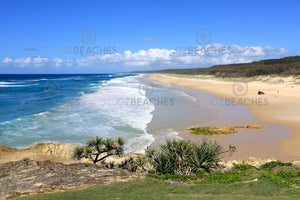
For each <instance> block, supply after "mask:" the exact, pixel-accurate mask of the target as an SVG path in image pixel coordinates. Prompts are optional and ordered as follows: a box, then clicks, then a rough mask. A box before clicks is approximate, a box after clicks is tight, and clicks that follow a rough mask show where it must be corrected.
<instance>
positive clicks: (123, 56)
mask: <svg viewBox="0 0 300 200" xmlns="http://www.w3.org/2000/svg"><path fill="white" fill-rule="evenodd" d="M290 54H291V53H290V52H289V51H288V50H287V49H284V48H278V49H276V48H274V47H271V46H252V47H241V46H239V45H231V46H223V45H222V44H213V45H207V46H205V47H200V46H199V47H196V48H194V49H193V48H189V49H188V50H187V49H184V48H176V49H149V50H139V51H137V52H132V51H130V50H127V51H124V52H123V53H115V54H105V55H93V56H88V57H86V58H80V59H73V60H70V59H67V60H63V59H62V58H53V59H52V60H51V59H49V58H47V57H36V58H33V59H32V58H30V57H27V58H19V59H15V60H13V59H11V58H8V57H7V58H4V59H3V61H2V64H4V65H11V64H14V65H16V66H19V67H25V66H26V67H43V66H53V67H63V66H68V67H70V66H73V67H90V66H99V67H105V66H112V65H114V69H115V68H116V66H118V71H122V70H125V69H126V70H129V71H130V70H152V69H153V70H154V69H167V68H193V67H209V66H212V65H219V64H229V63H245V62H252V61H255V60H261V59H268V58H279V57H284V56H289V55H290Z"/></svg>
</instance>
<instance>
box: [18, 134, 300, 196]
mask: <svg viewBox="0 0 300 200" xmlns="http://www.w3.org/2000/svg"><path fill="white" fill-rule="evenodd" d="M100 144H102V145H100ZM109 144H111V145H110V146H111V147H110V148H109V149H112V148H113V147H115V148H117V147H118V148H120V147H121V146H122V145H121V144H123V142H122V141H121V142H120V139H118V140H116V141H114V142H112V141H110V142H109ZM87 145H88V147H96V149H97V147H100V149H107V146H109V145H108V143H107V142H105V141H103V140H102V139H100V138H96V139H95V140H92V141H89V142H88V143H87ZM83 150H84V149H83ZM235 150H236V149H235V147H234V146H230V147H229V149H228V150H224V149H223V148H222V147H221V146H220V145H219V144H218V143H216V142H210V141H207V140H203V141H202V143H200V144H195V143H192V142H189V141H185V140H179V141H176V140H172V141H167V142H166V144H165V145H161V146H160V149H159V150H154V149H147V150H146V157H145V158H138V159H136V160H133V159H132V158H130V159H129V160H125V161H124V163H121V164H120V166H119V167H122V168H124V166H127V168H125V169H128V170H129V171H136V168H137V167H140V168H142V169H144V171H145V170H146V169H147V170H148V173H146V177H144V176H143V177H140V178H135V179H134V180H131V181H128V182H113V183H111V184H109V185H100V186H92V187H89V188H85V189H78V190H69V191H65V192H58V193H50V194H36V195H30V196H26V197H22V198H19V199H31V200H36V199H43V200H47V199H65V200H76V199H78V200H79V199H80V200H81V199H86V200H89V199H91V200H94V199H109V200H110V199H180V200H185V199H199V198H201V199H247V200H248V199H299V196H300V188H299V187H300V168H297V167H295V166H293V165H292V163H283V162H281V161H272V162H268V163H266V164H264V165H262V166H261V167H260V168H257V167H255V166H252V165H249V164H240V165H235V166H234V167H233V168H232V169H226V168H224V167H222V165H221V163H220V162H219V161H220V157H221V155H222V154H224V153H227V152H233V151H235ZM77 151H79V152H81V150H75V151H74V156H77V155H78V153H77ZM84 151H86V150H84ZM113 151H115V149H114V148H113ZM96 153H97V152H96ZM79 155H81V154H79ZM94 156H96V155H94ZM123 165H124V166H123ZM147 165H148V166H147ZM128 166H129V167H128ZM145 166H147V167H145ZM132 168H134V170H132ZM145 168H146V169H145ZM225 169H226V171H224V170H225ZM116 176H117V175H116Z"/></svg>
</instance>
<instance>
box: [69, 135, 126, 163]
mask: <svg viewBox="0 0 300 200" xmlns="http://www.w3.org/2000/svg"><path fill="white" fill-rule="evenodd" d="M86 145H87V146H85V147H77V148H75V149H74V152H73V159H74V160H80V159H81V158H89V159H91V160H92V161H93V163H94V164H95V163H97V162H100V161H102V160H104V159H105V158H107V157H109V156H112V155H118V156H119V155H121V154H122V153H123V145H124V140H123V139H122V138H118V139H116V140H112V139H110V138H108V139H106V140H104V139H102V138H101V137H98V136H97V137H96V138H94V139H91V140H89V141H88V142H87V143H86ZM103 154H105V155H103Z"/></svg>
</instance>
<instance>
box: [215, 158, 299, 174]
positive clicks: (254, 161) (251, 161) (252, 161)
mask: <svg viewBox="0 0 300 200" xmlns="http://www.w3.org/2000/svg"><path fill="white" fill-rule="evenodd" d="M271 161H277V159H275V158H269V159H262V158H256V157H249V158H244V159H239V160H230V161H222V162H220V163H219V164H220V165H221V166H223V167H224V170H223V171H230V170H231V169H232V168H233V167H234V166H235V165H246V164H248V165H252V166H255V167H260V166H262V165H263V164H265V163H267V162H271ZM289 162H291V163H292V164H293V166H295V167H300V160H291V161H289Z"/></svg>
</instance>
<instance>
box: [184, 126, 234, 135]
mask: <svg viewBox="0 0 300 200" xmlns="http://www.w3.org/2000/svg"><path fill="white" fill-rule="evenodd" d="M189 130H190V131H191V134H195V135H199V134H200V135H223V134H231V133H236V131H235V128H234V127H198V128H190V129H189Z"/></svg>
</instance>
